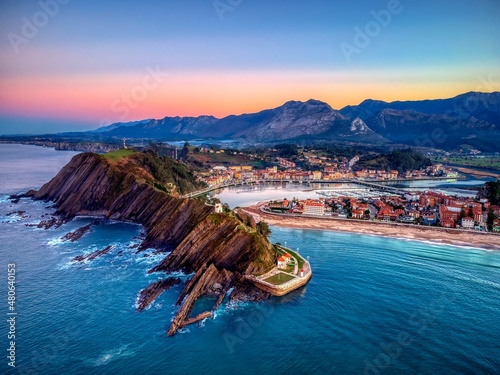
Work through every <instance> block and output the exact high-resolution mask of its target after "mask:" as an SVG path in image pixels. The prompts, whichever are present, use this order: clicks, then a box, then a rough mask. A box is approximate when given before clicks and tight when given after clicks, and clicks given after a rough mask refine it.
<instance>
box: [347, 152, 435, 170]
mask: <svg viewBox="0 0 500 375" xmlns="http://www.w3.org/2000/svg"><path fill="white" fill-rule="evenodd" d="M431 165H432V161H431V160H430V159H429V158H427V157H425V156H424V155H422V154H421V153H420V152H417V151H412V150H402V151H393V152H390V153H388V154H382V155H376V156H365V157H363V158H361V160H359V161H358V163H356V165H355V169H356V170H360V169H379V170H380V169H382V170H386V171H391V170H397V171H398V172H399V173H405V172H407V171H411V170H414V169H421V168H426V167H429V166H431Z"/></svg>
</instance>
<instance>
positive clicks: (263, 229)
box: [257, 221, 271, 238]
mask: <svg viewBox="0 0 500 375" xmlns="http://www.w3.org/2000/svg"><path fill="white" fill-rule="evenodd" d="M257 232H258V233H259V234H261V235H263V236H264V237H266V238H268V237H269V235H270V234H271V229H270V228H269V225H267V223H266V222H265V221H259V222H258V223H257Z"/></svg>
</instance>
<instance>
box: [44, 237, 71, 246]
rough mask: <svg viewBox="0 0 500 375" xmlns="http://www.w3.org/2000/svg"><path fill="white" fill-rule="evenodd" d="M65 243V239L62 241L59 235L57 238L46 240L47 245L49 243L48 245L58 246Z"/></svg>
mask: <svg viewBox="0 0 500 375" xmlns="http://www.w3.org/2000/svg"><path fill="white" fill-rule="evenodd" d="M65 243H68V242H67V241H64V240H63V239H62V238H61V237H60V236H59V237H57V238H53V239H51V240H49V241H48V242H47V245H49V246H50V247H56V246H60V245H63V244H65Z"/></svg>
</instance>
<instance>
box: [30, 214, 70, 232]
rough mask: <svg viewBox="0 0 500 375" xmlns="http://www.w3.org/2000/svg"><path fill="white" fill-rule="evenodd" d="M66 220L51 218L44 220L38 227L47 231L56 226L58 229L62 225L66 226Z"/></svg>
mask: <svg viewBox="0 0 500 375" xmlns="http://www.w3.org/2000/svg"><path fill="white" fill-rule="evenodd" d="M64 222H65V221H64V220H61V219H58V218H56V217H51V218H50V219H48V220H42V221H41V222H40V223H38V225H37V227H38V228H43V229H45V230H47V229H49V228H52V227H53V226H55V227H56V228H59V227H60V226H61V225H63V224H64Z"/></svg>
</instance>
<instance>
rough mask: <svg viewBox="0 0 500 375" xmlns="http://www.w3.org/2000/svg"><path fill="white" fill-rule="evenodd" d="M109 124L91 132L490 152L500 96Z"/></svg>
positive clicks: (296, 104)
mask: <svg viewBox="0 0 500 375" xmlns="http://www.w3.org/2000/svg"><path fill="white" fill-rule="evenodd" d="M113 125H114V124H113ZM113 125H110V126H108V127H107V128H110V129H111V130H105V129H106V128H99V129H97V130H96V131H98V132H101V133H104V134H107V135H109V136H114V137H127V138H157V139H160V138H164V139H168V138H172V137H180V136H184V137H185V138H189V137H199V138H214V139H224V138H225V139H227V138H232V139H244V140H247V141H257V142H266V141H269V142H273V141H284V140H294V139H302V138H303V139H322V140H332V141H356V142H361V143H384V142H395V143H403V144H409V145H425V146H430V147H438V148H445V149H446V148H454V147H459V146H460V145H462V144H468V145H471V146H474V147H478V148H481V149H484V150H492V149H495V147H498V146H496V144H497V143H498V142H500V131H499V126H500V92H494V93H477V92H470V93H466V94H462V95H459V96H456V97H454V98H450V99H436V100H421V101H396V102H391V103H388V102H384V101H378V100H372V99H367V100H365V101H363V102H362V103H360V104H359V105H357V106H347V107H344V108H342V109H341V110H335V109H333V108H332V107H331V106H330V105H328V104H327V103H324V102H321V101H318V100H313V99H311V100H308V101H307V102H300V101H289V102H286V103H285V104H283V105H282V106H280V107H277V108H274V109H267V110H263V111H260V112H257V113H250V114H242V115H231V116H227V117H224V118H221V119H218V118H216V117H213V116H200V117H165V118H163V119H160V120H149V121H145V122H139V123H138V124H136V125H130V124H127V126H113ZM440 134H444V135H443V136H440ZM419 139H423V140H424V141H419ZM419 143H421V144H419ZM424 143H426V144H424Z"/></svg>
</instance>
